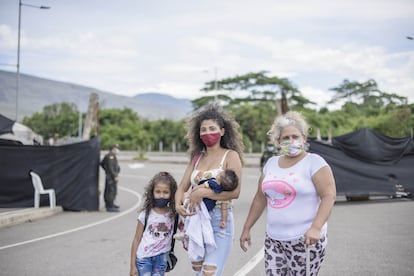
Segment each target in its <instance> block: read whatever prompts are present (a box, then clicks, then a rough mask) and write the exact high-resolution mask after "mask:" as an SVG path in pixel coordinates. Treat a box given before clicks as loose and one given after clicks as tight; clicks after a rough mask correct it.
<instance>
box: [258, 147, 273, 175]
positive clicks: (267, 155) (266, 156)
mask: <svg viewBox="0 0 414 276" xmlns="http://www.w3.org/2000/svg"><path fill="white" fill-rule="evenodd" d="M275 155H276V151H275V145H274V144H273V143H272V142H268V143H267V146H266V150H265V151H264V152H263V154H262V157H261V158H260V168H261V169H263V166H264V165H265V164H266V161H267V160H268V159H269V158H270V157H272V156H275Z"/></svg>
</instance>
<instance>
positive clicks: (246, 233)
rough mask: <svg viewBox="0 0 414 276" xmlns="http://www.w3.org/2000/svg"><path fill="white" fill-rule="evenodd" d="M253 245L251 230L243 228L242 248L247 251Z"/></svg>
mask: <svg viewBox="0 0 414 276" xmlns="http://www.w3.org/2000/svg"><path fill="white" fill-rule="evenodd" d="M246 242H247V246H246ZM251 245H252V240H251V238H250V231H248V230H243V233H242V234H241V236H240V247H241V249H242V250H243V251H244V252H246V251H247V249H249V247H250V246H251Z"/></svg>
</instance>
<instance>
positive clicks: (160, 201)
mask: <svg viewBox="0 0 414 276" xmlns="http://www.w3.org/2000/svg"><path fill="white" fill-rule="evenodd" d="M168 203H170V199H169V198H156V199H154V206H155V207H158V208H164V207H165V206H167V205H168Z"/></svg>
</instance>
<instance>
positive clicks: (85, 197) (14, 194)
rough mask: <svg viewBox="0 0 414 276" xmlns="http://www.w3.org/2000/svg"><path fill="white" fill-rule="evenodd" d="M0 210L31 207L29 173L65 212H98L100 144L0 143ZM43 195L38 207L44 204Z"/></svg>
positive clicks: (31, 191) (92, 142) (96, 138)
mask: <svg viewBox="0 0 414 276" xmlns="http://www.w3.org/2000/svg"><path fill="white" fill-rule="evenodd" d="M0 156H1V158H0V207H1V208H20V207H33V206H34V198H33V195H34V188H33V185H32V181H31V177H30V175H29V171H30V170H33V171H35V172H37V173H38V174H39V175H40V177H41V179H42V182H43V186H44V188H45V189H48V188H53V189H55V192H56V204H57V205H59V206H62V207H63V209H65V210H72V211H96V210H98V209H99V161H100V160H99V158H100V141H99V138H98V137H94V138H92V139H91V140H88V141H85V142H80V143H74V144H70V145H62V146H28V145H6V144H0ZM48 204H49V198H48V196H47V195H42V196H41V201H40V205H41V206H42V205H48Z"/></svg>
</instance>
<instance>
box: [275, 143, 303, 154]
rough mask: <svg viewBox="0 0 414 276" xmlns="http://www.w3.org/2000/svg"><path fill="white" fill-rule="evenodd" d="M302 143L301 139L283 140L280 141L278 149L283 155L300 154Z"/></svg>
mask: <svg viewBox="0 0 414 276" xmlns="http://www.w3.org/2000/svg"><path fill="white" fill-rule="evenodd" d="M303 148H304V144H303V142H302V141H301V140H293V141H292V140H285V141H283V142H282V143H280V150H281V152H282V154H283V155H287V156H290V157H295V156H298V155H299V154H301V152H302V151H303Z"/></svg>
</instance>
